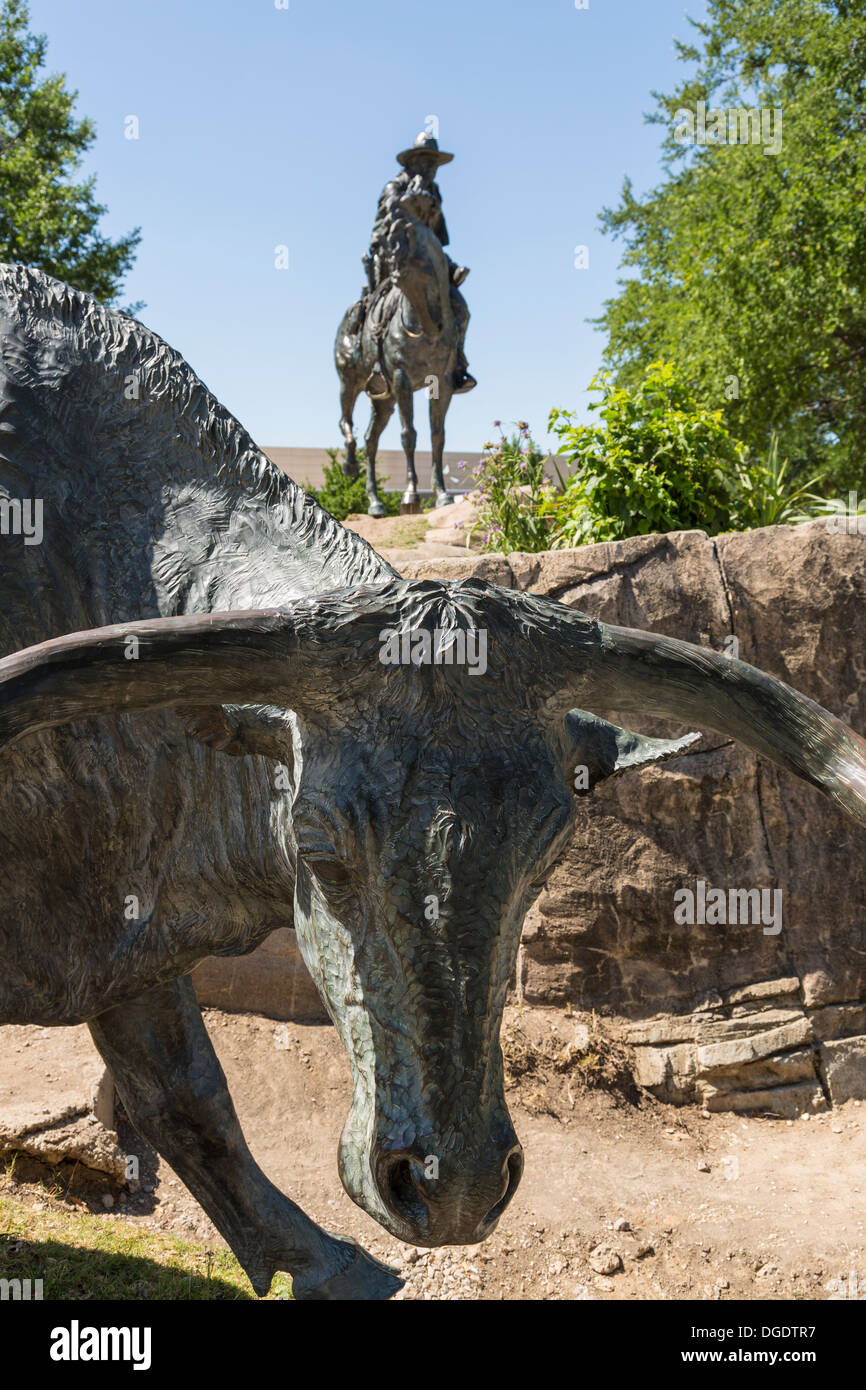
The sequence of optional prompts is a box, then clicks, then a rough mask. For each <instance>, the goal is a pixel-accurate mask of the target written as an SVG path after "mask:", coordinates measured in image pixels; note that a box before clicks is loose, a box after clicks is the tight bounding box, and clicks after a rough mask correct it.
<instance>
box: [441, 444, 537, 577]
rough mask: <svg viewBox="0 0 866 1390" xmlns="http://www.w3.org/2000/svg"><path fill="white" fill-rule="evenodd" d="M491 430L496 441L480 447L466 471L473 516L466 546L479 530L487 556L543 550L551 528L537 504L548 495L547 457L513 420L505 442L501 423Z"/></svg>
mask: <svg viewBox="0 0 866 1390" xmlns="http://www.w3.org/2000/svg"><path fill="white" fill-rule="evenodd" d="M494 425H495V426H496V427H497V428H498V429H499V439H498V441H497V442H496V443H487V444H485V445H484V452H483V456H482V458H481V462H480V463H478V464H476V465H475V467H474V468H473V469H472V472H471V477H472V479H473V480H474V481H475V484H476V486H475V490H474V491H473V493H472V500H473V501H474V502H475V504H476V510H477V513H478V517H477V520H476V521H475V522H474V523H473V525H472V526H471V527H469V529H468V532H467V536H466V544H467V546H468V544H469V541H470V538H471V537H472V536H473V535H474V534H475V533H476V532H477V531H480V532H481V539H482V546H483V548H484V550H487V551H498V552H501V553H502V554H508V552H509V551H512V550H546V549H547V548H548V546H549V544H550V525H549V522H548V520H547V518H546V516H545V514H544V512H543V508H542V504H543V501H544V499H545V498H546V497H547V495H548V494H549V493H550V492H551V490H552V489H551V485H550V482H549V481H548V479H547V477H546V476H545V472H544V460H545V458H546V454H544V453H543V452H542V451H541V450H540V449H539V448H538V447H537V445H536V444H535V443H534V441H533V439H532V437H531V435H530V433H529V426H528V425H527V424H526V423H525V421H523V420H518V422H517V429H516V431H515V433H514V434H512V435H510V436H509V437H506V435H505V434H504V432H503V430H502V426H501V423H500V421H498V420H495V421H494ZM458 467H459V468H463V467H465V465H464V464H462V463H461V464H459V465H458ZM467 482H468V480H467Z"/></svg>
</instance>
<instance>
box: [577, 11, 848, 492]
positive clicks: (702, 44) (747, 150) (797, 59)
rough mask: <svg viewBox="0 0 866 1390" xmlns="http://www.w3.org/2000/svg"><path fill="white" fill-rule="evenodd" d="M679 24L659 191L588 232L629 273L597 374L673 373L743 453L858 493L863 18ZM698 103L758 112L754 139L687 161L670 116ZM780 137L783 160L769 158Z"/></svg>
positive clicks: (608, 320)
mask: <svg viewBox="0 0 866 1390" xmlns="http://www.w3.org/2000/svg"><path fill="white" fill-rule="evenodd" d="M691 22H692V23H693V24H694V28H695V41H694V43H692V44H686V43H678V44H677V49H678V55H679V57H680V58H681V59H682V60H683V61H684V62H685V63H687V64H688V65H689V68H690V70H691V75H690V76H689V77H688V78H686V79H685V80H683V81H682V82H681V83H680V84H679V86H678V87H677V88H676V90H675V91H673V92H672V93H671V94H670V95H664V94H659V93H656V94H655V96H656V101H657V108H656V110H655V112H654V113H653V114H652V115H651V116H650V117H649V119H650V120H651V121H655V122H657V123H659V124H661V125H663V126H664V127H666V135H665V139H664V143H663V165H664V168H665V176H664V179H663V181H662V182H661V183H660V184H659V186H657V187H656V188H655V189H653V190H652V191H651V192H650V193H648V194H647V195H646V196H645V197H643V198H641V197H638V196H637V195H636V194H635V193H634V191H633V188H632V185H631V183H630V182H629V181H628V180H626V182H625V184H624V187H623V192H622V199H621V202H620V205H619V206H618V207H617V208H616V209H614V210H611V209H606V210H605V212H604V213H603V215H602V225H603V227H604V229H605V230H606V231H607V232H609V233H612V234H613V235H615V236H621V237H623V238H624V241H625V254H624V259H623V265H624V268H627V269H628V270H629V271H631V272H634V271H636V272H637V275H636V276H634V275H632V276H630V277H629V278H626V279H623V280H621V281H620V286H621V288H620V292H619V294H618V295H617V297H616V298H614V299H612V300H610V301H608V303H607V304H606V306H605V310H604V313H603V315H602V317H601V318H600V320H599V323H600V324H601V325H602V326H603V327H604V328H605V329H606V331H607V335H608V343H607V348H606V352H605V364H606V366H607V367H608V368H610V369H612V370H613V371H614V372H615V374H616V378H617V381H618V382H619V384H621V385H623V386H634V385H635V384H636V383H637V382H638V381H639V380H640V379H641V377H642V376H643V374H644V372H645V371H646V369H647V367H648V365H649V363H650V362H652V361H654V360H657V359H659V358H664V359H671V360H675V361H676V362H677V363H678V364H679V365H680V367H681V368H682V370H683V371H684V373H685V374H686V376H687V378H688V380H689V381H690V382H691V383H692V385H693V387H694V388H695V391H696V394H697V395H698V396H699V397H700V398H701V399H702V400H705V401H708V402H710V403H711V404H713V405H718V406H719V407H720V408H722V409H724V411H725V421H726V423H727V425H728V427H729V429H730V431H731V433H732V434H733V435H734V436H735V437H736V438H737V439H739V440H741V441H742V442H744V443H745V444H746V445H748V446H749V448H750V449H751V450H752V451H753V452H754V453H763V452H765V451H766V449H767V448H768V446H769V444H770V440H771V436H772V434H773V432H774V431H776V432H777V433H778V437H779V447H780V448H781V450H782V452H783V454H784V455H786V456H787V457H788V458H789V459H790V460H791V469H792V472H794V473H795V474H799V476H801V477H802V476H805V474H806V473H807V472H809V473H811V472H814V471H815V468H816V467H820V466H823V465H825V464H830V465H831V468H832V472H831V473H830V475H829V476H828V479H827V484H828V486H835V487H837V488H839V489H840V490H842V489H844V488H846V487H849V486H850V487H857V486H859V487H860V489H861V491H862V490H863V481H864V472H866V470H864V457H866V295H864V291H866V219H864V216H863V206H864V199H866V8H864V5H863V4H862V3H861V2H860V0H858V2H857V3H853V2H852V0H708V3H707V8H706V16H705V19H704V20H703V21H701V22H694V21H691ZM701 100H703V101H704V102H705V103H706V108H707V111H708V113H709V112H711V111H712V110H713V108H715V109H718V110H722V111H725V112H726V113H727V112H730V111H738V110H742V109H743V108H748V109H754V108H759V109H763V110H765V111H766V112H767V116H766V119H767V130H766V135H767V137H768V138H767V139H766V140H764V136H763V134H761V135H760V136H759V142H758V143H748V144H747V143H732V135H733V125H732V122H731V120H730V117H728V118H727V122H726V126H725V134H726V139H725V140H724V142H723V141H722V140H721V139H719V140H717V141H713V140H712V139H710V141H709V143H704V144H697V143H685V142H684V141H683V136H684V135H688V130H687V128H686V122H685V121H684V117H683V113H684V112H687V111H688V112H691V113H693V114H696V112H697V103H698V102H699V101H701ZM771 111H772V112H774V113H775V114H774V115H773V116H772V120H773V121H774V122H775V126H774V127H771V126H770V120H771V116H770V112H771ZM779 120H781V128H780V133H781V149H780V150H779V152H778V153H765V148H764V147H765V145H766V147H767V148H772V146H773V144H774V143H775V137H776V134H778V133H779V126H778V122H779ZM708 125H709V126H710V128H711V129H715V130H717V131H718V133H719V135H721V133H722V128H721V126H720V125H719V124H718V123H713V122H711V121H708ZM739 127H740V120H739V118H738V120H737V132H738V134H739ZM695 132H697V125H696V124H695ZM678 136H679V139H678V138H677V137H678ZM734 138H736V136H735V137H734ZM740 138H742V137H741V136H740Z"/></svg>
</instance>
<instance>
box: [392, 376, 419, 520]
mask: <svg viewBox="0 0 866 1390" xmlns="http://www.w3.org/2000/svg"><path fill="white" fill-rule="evenodd" d="M394 395H395V396H396V398H397V408H398V410H399V411H400V422H401V424H402V426H403V429H402V431H401V434H400V443H401V444H402V445H403V453H404V454H405V455H406V491H405V492H404V493H403V497H402V501H401V508H400V509H401V511H403V512H418V511H420V510H421V504H420V501H419V499H418V475H417V473H416V472H415V444H416V443H417V440H418V435H417V433H416V431H415V423H414V421H415V398H414V395H413V392H412V383H411V381H410V380H409V373H408V372H407V371H406V370H405V368H403V367H400V368H399V369H398V370H397V371H396V372H395V373H394Z"/></svg>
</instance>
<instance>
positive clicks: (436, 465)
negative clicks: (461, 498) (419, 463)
mask: <svg viewBox="0 0 866 1390" xmlns="http://www.w3.org/2000/svg"><path fill="white" fill-rule="evenodd" d="M451 395H452V391H451V386H450V384H449V383H447V382H444V381H440V383H439V392H438V394H437V395H431V397H430V447H431V449H432V451H433V471H432V482H433V490H434V492H435V493H436V506H437V507H447V506H449V504H450V503H452V502H453V501H454V498H453V497H451V496H450V495H449V493H448V492H447V490H446V487H445V479H444V477H443V474H442V455H443V453H444V450H445V416H446V415H447V413H448V407H449V405H450V404H451Z"/></svg>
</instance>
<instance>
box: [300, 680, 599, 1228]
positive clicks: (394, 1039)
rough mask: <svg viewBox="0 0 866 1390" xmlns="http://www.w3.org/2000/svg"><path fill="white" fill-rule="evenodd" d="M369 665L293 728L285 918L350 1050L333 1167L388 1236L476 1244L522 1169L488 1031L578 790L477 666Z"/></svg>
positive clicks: (492, 1030) (529, 722) (494, 1027)
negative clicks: (349, 1080) (356, 684)
mask: <svg viewBox="0 0 866 1390" xmlns="http://www.w3.org/2000/svg"><path fill="white" fill-rule="evenodd" d="M375 660H376V657H375V653H374V661H375ZM445 672H447V674H445ZM369 674H370V681H371V690H370V692H369V696H365V697H364V698H362V699H360V700H358V702H357V703H353V705H352V707H351V717H350V718H349V719H348V720H347V719H346V718H345V714H346V711H345V709H344V710H343V711H339V710H336V711H335V712H334V714H333V716H331V717H328V718H323V719H322V720H321V721H316V723H315V724H313V723H310V722H307V721H304V722H303V724H302V726H301V730H300V736H299V739H298V747H297V750H296V764H295V766H296V776H297V784H296V794H295V798H294V804H293V807H292V827H291V834H292V837H293V840H294V842H295V845H296V847H297V886H296V892H295V925H296V929H297V931H298V935H299V939H300V942H301V948H302V951H303V954H304V958H305V960H306V961H307V964H308V966H309V967H310V970H311V972H312V974H313V976H314V978H315V980H316V983H317V984H318V987H319V990H320V992H321V994H322V996H323V998H324V999H325V1000H326V1002H327V1006H328V1009H329V1012H330V1013H331V1016H332V1017H333V1019H334V1022H335V1023H336V1025H337V1027H338V1028H339V1030H340V1033H341V1036H342V1038H343V1041H344V1043H345V1045H346V1048H347V1051H348V1053H349V1056H350V1058H351V1062H352V1072H353V1081H354V1094H353V1100H352V1109H351V1113H350V1115H349V1118H348V1121H347V1123H346V1127H345V1129H344V1132H343V1138H342V1142H341V1145H340V1172H341V1175H342V1179H343V1183H344V1185H345V1187H346V1189H347V1191H348V1192H349V1194H350V1195H351V1196H352V1197H353V1198H354V1199H355V1201H356V1202H358V1203H359V1204H360V1205H361V1206H362V1207H364V1208H365V1209H366V1210H367V1211H368V1212H370V1214H371V1215H373V1216H375V1217H376V1218H377V1219H378V1220H379V1221H380V1222H381V1223H382V1224H383V1225H384V1226H386V1227H387V1228H388V1229H389V1230H390V1231H391V1232H392V1233H393V1234H394V1235H396V1236H399V1237H400V1238H401V1239H403V1240H407V1241H415V1242H418V1243H421V1244H424V1245H437V1244H441V1243H445V1242H448V1243H458V1242H463V1241H479V1240H482V1239H483V1238H484V1237H485V1236H486V1235H487V1234H489V1232H490V1231H491V1230H492V1229H493V1227H494V1225H495V1223H496V1219H497V1217H498V1216H499V1214H500V1213H501V1212H502V1210H503V1209H504V1207H505V1206H506V1204H507V1202H508V1200H509V1199H510V1197H511V1194H512V1193H513V1192H514V1190H515V1188H516V1186H517V1184H518V1182H519V1180H520V1175H521V1171H522V1168H523V1159H522V1155H521V1149H520V1145H519V1144H518V1142H517V1137H516V1135H515V1133H514V1129H513V1126H512V1124H511V1120H510V1117H509V1114H508V1109H507V1106H506V1104H505V1096H504V1093H503V1076H502V1056H501V1053H500V1048H499V1025H500V1021H501V1017H502V1009H503V1004H504V1002H505V994H506V989H507V986H508V980H509V976H510V975H511V973H512V970H513V968H514V962H515V957H516V954H517V948H518V943H519V939H520V928H521V924H522V922H523V918H524V915H525V913H526V909H527V907H528V905H529V903H530V902H531V901H532V899H533V898H534V897H535V895H536V894H537V893H538V891H539V889H540V887H541V884H542V882H543V880H544V878H545V876H546V875H547V873H548V872H549V870H550V868H551V866H552V864H553V862H554V860H555V859H556V857H557V855H558V854H559V852H560V851H561V849H562V847H563V845H564V843H565V840H566V837H567V835H568V831H569V827H570V823H571V816H572V801H573V798H572V794H571V792H570V790H569V785H568V782H567V780H566V768H565V767H564V766H563V760H562V757H561V752H560V750H558V749H557V748H555V747H554V746H551V742H550V741H548V740H547V739H546V738H545V737H544V734H543V732H542V730H541V729H540V728H539V726H538V725H537V724H536V722H535V721H534V720H533V719H532V718H531V717H529V715H528V714H527V711H526V709H525V708H521V707H520V702H519V700H517V699H513V698H510V697H508V696H506V698H504V699H502V700H499V701H497V700H496V699H493V700H491V690H490V688H489V686H487V687H486V685H485V677H484V676H482V675H479V676H478V677H477V678H475V679H472V678H468V677H467V676H466V672H465V671H464V672H463V673H462V676H456V675H455V672H454V668H451V667H447V668H445V667H443V668H437V667H425V666H419V667H413V666H412V665H406V666H403V665H398V666H396V667H395V668H393V669H391V670H388V671H386V670H385V669H384V668H383V667H382V666H381V665H379V663H378V662H376V666H374V667H373V668H371V670H370V673H369Z"/></svg>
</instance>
